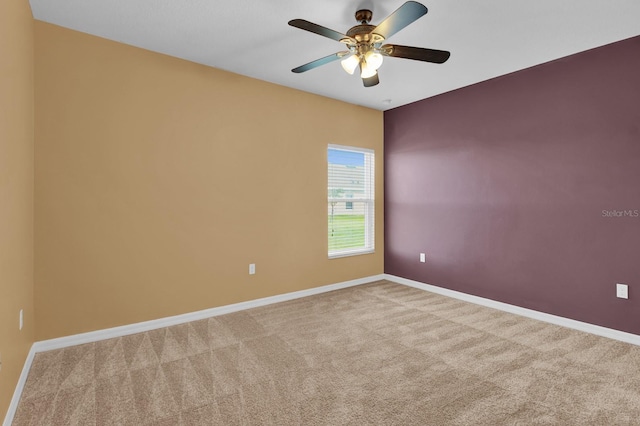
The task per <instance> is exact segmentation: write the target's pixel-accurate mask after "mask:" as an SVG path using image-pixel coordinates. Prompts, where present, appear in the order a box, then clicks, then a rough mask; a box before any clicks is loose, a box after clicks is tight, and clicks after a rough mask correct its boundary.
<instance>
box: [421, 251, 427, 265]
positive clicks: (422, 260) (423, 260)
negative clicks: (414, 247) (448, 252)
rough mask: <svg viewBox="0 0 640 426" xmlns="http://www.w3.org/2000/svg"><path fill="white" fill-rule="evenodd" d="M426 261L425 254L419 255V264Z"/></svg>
mask: <svg viewBox="0 0 640 426" xmlns="http://www.w3.org/2000/svg"><path fill="white" fill-rule="evenodd" d="M426 261H427V255H426V254H425V253H420V262H422V263H424V262H426Z"/></svg>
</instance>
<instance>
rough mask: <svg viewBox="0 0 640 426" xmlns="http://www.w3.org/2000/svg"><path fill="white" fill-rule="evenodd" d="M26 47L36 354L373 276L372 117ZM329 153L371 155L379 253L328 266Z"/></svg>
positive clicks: (56, 42)
mask: <svg viewBox="0 0 640 426" xmlns="http://www.w3.org/2000/svg"><path fill="white" fill-rule="evenodd" d="M35 33H36V93H37V99H36V127H35V129H36V191H35V200H36V221H35V224H36V228H35V229H36V298H35V300H36V308H37V309H36V312H37V318H36V319H37V334H36V336H37V339H38V340H41V339H47V338H53V337H58V336H63V335H69V334H73V333H79V332H85V331H90V330H96V329H102V328H106V327H112V326H118V325H123V324H129V323H134V322H138V321H143V320H149V319H154V318H160V317H164V316H169V315H175V314H180V313H184V312H191V311H195V310H200V309H205V308H210V307H215V306H221V305H226V304H230V303H235V302H239V301H245V300H251V299H256V298H260V297H265V296H271V295H275V294H281V293H285V292H291V291H296V290H302V289H306V288H310V287H315V286H320V285H325V284H330V283H335V282H341V281H345V280H350V279H354V278H359V277H364V276H369V275H374V274H380V273H382V272H383V250H382V247H383V243H384V241H383V228H382V224H383V210H382V206H383V202H382V201H383V193H382V189H383V185H382V164H383V161H382V147H383V129H382V125H383V124H382V123H383V117H382V112H379V111H374V110H371V109H367V108H362V107H357V106H353V105H349V104H345V103H341V102H338V101H334V100H330V99H327V98H322V97H318V96H315V95H310V94H307V93H303V92H300V91H296V90H291V89H287V88H283V87H281V86H277V85H273V84H268V83H265V82H261V81H257V80H253V79H249V78H245V77H241V76H238V75H235V74H231V73H227V72H224V71H220V70H215V69H212V68H208V67H204V66H200V65H196V64H193V63H190V62H186V61H182V60H179V59H175V58H170V57H167V56H163V55H159V54H155V53H151V52H148V51H145V50H141V49H137V48H133V47H130V46H125V45H122V44H118V43H114V42H110V41H107V40H103V39H100V38H96V37H92V36H88V35H85V34H81V33H78V32H74V31H70V30H66V29H62V28H59V27H55V26H52V25H49V24H45V23H42V22H36V32H35ZM283 72H288V71H286V70H283ZM355 124H358V127H357V128H356V127H355ZM329 143H334V144H345V145H354V146H361V147H368V148H373V149H375V152H376V156H377V162H376V165H377V166H376V167H377V182H376V187H377V199H378V203H377V204H378V205H377V210H376V220H377V226H376V242H377V250H376V253H375V254H373V255H363V256H356V257H351V258H343V259H334V260H328V259H327V241H326V240H327V231H326V227H327V218H326V214H327V207H326V192H327V189H326V188H327V183H326V149H327V144H329ZM249 263H256V268H257V274H256V275H254V276H249V275H248V265H249Z"/></svg>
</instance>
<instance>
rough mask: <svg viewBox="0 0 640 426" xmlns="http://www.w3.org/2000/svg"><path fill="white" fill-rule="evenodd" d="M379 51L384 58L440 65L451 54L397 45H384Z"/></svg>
mask: <svg viewBox="0 0 640 426" xmlns="http://www.w3.org/2000/svg"><path fill="white" fill-rule="evenodd" d="M380 50H381V52H382V54H383V55H386V56H393V57H394V58H405V59H414V60H416V61H424V62H433V63H434V64H442V63H444V62H446V61H447V59H449V56H451V53H450V52H447V51H446V50H436V49H424V48H422V47H411V46H400V45H397V44H385V45H384V46H382V48H381V49H380Z"/></svg>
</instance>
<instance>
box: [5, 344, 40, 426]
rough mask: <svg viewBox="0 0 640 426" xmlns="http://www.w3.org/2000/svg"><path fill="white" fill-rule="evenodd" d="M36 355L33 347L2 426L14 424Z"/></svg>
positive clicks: (23, 367)
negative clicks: (14, 417)
mask: <svg viewBox="0 0 640 426" xmlns="http://www.w3.org/2000/svg"><path fill="white" fill-rule="evenodd" d="M35 354H36V353H35V351H34V350H33V345H32V346H31V349H30V350H29V353H28V354H27V359H26V360H25V362H24V365H23V366H22V372H21V373H20V377H19V378H18V384H17V385H16V390H15V391H14V392H13V397H12V398H11V402H10V403H9V409H8V410H7V414H6V415H5V417H4V421H3V422H2V426H11V423H13V416H15V414H16V410H17V409H18V402H20V396H21V395H22V389H24V385H25V383H26V382H27V376H28V375H29V370H30V369H31V363H32V362H33V357H34V356H35Z"/></svg>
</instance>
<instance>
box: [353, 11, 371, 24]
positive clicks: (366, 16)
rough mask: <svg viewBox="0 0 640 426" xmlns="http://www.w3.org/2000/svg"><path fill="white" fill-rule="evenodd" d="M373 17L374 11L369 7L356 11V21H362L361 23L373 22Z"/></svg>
mask: <svg viewBox="0 0 640 426" xmlns="http://www.w3.org/2000/svg"><path fill="white" fill-rule="evenodd" d="M372 17H373V12H371V11H370V10H368V9H362V10H359V11H357V12H356V21H358V22H360V24H365V25H366V24H368V23H369V22H371V18H372Z"/></svg>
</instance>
